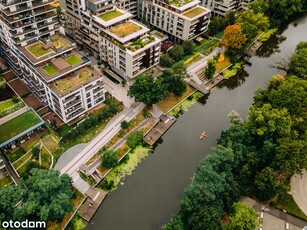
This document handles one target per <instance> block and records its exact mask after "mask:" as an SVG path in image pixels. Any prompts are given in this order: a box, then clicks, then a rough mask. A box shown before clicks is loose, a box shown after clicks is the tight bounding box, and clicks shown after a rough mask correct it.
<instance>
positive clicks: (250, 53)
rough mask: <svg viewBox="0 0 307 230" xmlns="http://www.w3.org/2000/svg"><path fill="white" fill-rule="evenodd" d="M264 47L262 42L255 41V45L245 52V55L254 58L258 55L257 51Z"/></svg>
mask: <svg viewBox="0 0 307 230" xmlns="http://www.w3.org/2000/svg"><path fill="white" fill-rule="evenodd" d="M261 46H262V43H261V42H258V41H255V42H253V44H252V45H251V46H250V47H249V48H248V49H246V51H245V52H244V54H245V55H247V56H249V57H252V56H254V55H255V54H256V51H257V50H258V49H259V48H260V47H261Z"/></svg>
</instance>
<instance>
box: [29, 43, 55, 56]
mask: <svg viewBox="0 0 307 230" xmlns="http://www.w3.org/2000/svg"><path fill="white" fill-rule="evenodd" d="M27 49H28V50H29V51H30V52H31V53H32V54H33V55H34V56H35V57H37V58H39V57H41V56H44V55H46V54H48V53H51V52H52V49H51V48H48V49H45V48H44V44H43V43H41V42H39V43H35V44H34V45H30V46H28V47H27Z"/></svg>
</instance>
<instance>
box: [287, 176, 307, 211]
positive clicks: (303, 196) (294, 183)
mask: <svg viewBox="0 0 307 230" xmlns="http://www.w3.org/2000/svg"><path fill="white" fill-rule="evenodd" d="M290 183H291V192H290V193H291V195H292V196H293V199H294V200H295V202H296V203H297V205H298V206H299V207H300V209H301V210H302V211H303V212H304V213H305V214H306V215H307V171H304V172H303V174H302V175H299V174H296V175H294V176H293V177H292V178H291V182H290Z"/></svg>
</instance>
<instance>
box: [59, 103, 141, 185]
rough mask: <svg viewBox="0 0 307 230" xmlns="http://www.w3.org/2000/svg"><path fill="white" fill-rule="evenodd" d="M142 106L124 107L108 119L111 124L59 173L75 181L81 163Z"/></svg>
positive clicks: (139, 104) (138, 104)
mask: <svg viewBox="0 0 307 230" xmlns="http://www.w3.org/2000/svg"><path fill="white" fill-rule="evenodd" d="M144 107H145V105H144V104H143V103H137V104H135V105H134V106H132V107H131V108H126V109H125V110H124V111H122V112H121V113H120V114H119V115H118V116H117V118H116V119H114V120H111V121H110V122H111V124H110V123H109V124H108V126H107V127H106V128H105V129H104V130H103V131H102V132H101V133H100V134H99V135H98V136H97V137H95V138H94V139H93V140H92V141H91V142H90V143H89V144H88V145H87V146H86V147H85V148H84V149H83V150H82V151H81V152H79V153H78V154H77V155H76V156H75V158H74V159H72V160H71V161H70V162H69V163H68V164H67V165H66V166H65V167H63V168H62V169H61V171H60V172H61V174H64V173H67V174H68V175H70V176H72V177H73V180H74V181H75V179H77V178H76V174H75V172H77V171H78V169H79V167H80V166H81V165H82V164H83V163H85V162H86V161H88V160H89V159H90V158H91V157H92V156H93V155H94V154H95V153H96V152H97V151H99V150H100V149H101V148H102V147H103V146H104V145H105V144H106V143H107V142H108V141H109V140H110V139H111V138H112V137H113V136H114V135H115V134H116V133H117V132H118V131H119V130H120V128H121V127H120V123H121V122H122V121H123V120H127V121H130V120H132V119H133V118H134V117H135V116H136V115H137V114H138V113H139V112H140V111H141V110H142V109H143V108H144ZM74 177H75V178H74Z"/></svg>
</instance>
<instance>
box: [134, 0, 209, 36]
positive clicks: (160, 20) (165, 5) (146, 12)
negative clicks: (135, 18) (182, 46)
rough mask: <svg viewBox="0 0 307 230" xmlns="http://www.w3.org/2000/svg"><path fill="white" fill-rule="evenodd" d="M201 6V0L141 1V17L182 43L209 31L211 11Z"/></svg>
mask: <svg viewBox="0 0 307 230" xmlns="http://www.w3.org/2000/svg"><path fill="white" fill-rule="evenodd" d="M199 4H200V1H199V0H190V1H189V0H187V1H184V0H178V1H170V0H152V1H148V0H140V4H139V7H141V9H139V17H140V18H142V19H143V20H146V21H147V22H148V23H150V24H151V25H153V26H155V27H156V28H157V29H158V30H160V31H162V32H163V33H166V34H167V35H168V36H169V38H170V39H171V40H173V41H175V42H181V41H185V40H189V39H192V38H194V37H196V36H198V35H199V34H201V33H203V32H205V31H207V29H208V25H209V22H210V13H211V10H210V9H207V8H204V7H202V6H200V5H199Z"/></svg>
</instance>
